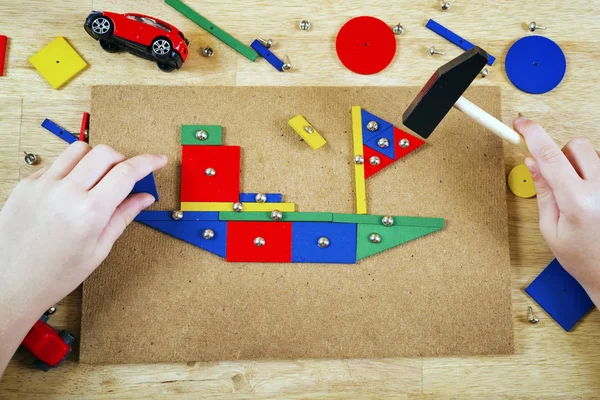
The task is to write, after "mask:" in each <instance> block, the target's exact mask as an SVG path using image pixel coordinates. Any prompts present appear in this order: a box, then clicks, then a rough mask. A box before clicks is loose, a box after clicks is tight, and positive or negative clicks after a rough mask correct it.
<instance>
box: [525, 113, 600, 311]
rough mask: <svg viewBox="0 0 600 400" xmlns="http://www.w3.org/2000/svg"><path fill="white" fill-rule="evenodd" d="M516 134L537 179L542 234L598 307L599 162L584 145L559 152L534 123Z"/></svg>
mask: <svg viewBox="0 0 600 400" xmlns="http://www.w3.org/2000/svg"><path fill="white" fill-rule="evenodd" d="M514 128H515V130H516V131H518V132H519V133H521V134H522V135H523V137H524V138H525V141H526V142H527V147H528V148H529V151H530V152H531V156H532V157H533V158H531V157H527V158H526V159H525V165H527V167H528V168H529V170H530V171H531V174H532V175H533V182H534V184H535V189H536V191H537V201H538V207H539V210H540V230H541V231H542V235H543V237H544V239H545V240H546V242H548V245H549V246H550V249H551V250H552V252H553V253H554V255H555V256H556V258H557V259H558V261H559V262H560V263H561V264H562V266H563V267H564V268H565V269H566V270H567V271H568V272H569V273H570V274H571V275H572V276H573V277H574V278H575V279H577V281H578V282H579V283H580V284H581V286H583V288H584V289H585V290H586V292H587V293H588V295H589V296H590V297H591V298H592V300H593V301H594V304H596V306H597V307H599V306H600V157H599V155H598V152H597V151H596V149H594V147H592V145H591V144H590V143H589V142H588V141H587V140H583V139H575V140H571V141H570V142H569V143H567V145H566V146H565V147H563V149H562V151H561V149H560V148H559V147H558V146H557V145H556V143H554V141H553V140H552V138H550V136H548V134H547V133H546V131H545V130H544V129H543V128H542V127H541V126H539V125H538V124H536V123H535V122H533V121H530V120H528V119H526V118H518V119H517V120H515V122H514Z"/></svg>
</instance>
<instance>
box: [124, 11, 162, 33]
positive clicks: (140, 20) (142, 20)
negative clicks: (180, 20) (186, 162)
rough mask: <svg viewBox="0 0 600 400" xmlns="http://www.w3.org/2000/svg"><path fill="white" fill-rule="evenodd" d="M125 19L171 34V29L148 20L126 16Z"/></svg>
mask: <svg viewBox="0 0 600 400" xmlns="http://www.w3.org/2000/svg"><path fill="white" fill-rule="evenodd" d="M127 18H129V19H132V20H134V21H137V22H141V23H143V24H146V25H150V26H153V27H155V28H158V29H162V30H163V31H167V32H171V28H169V27H168V26H164V25H163V24H159V23H158V22H156V21H155V20H153V19H150V18H146V17H142V16H140V15H128V16H127Z"/></svg>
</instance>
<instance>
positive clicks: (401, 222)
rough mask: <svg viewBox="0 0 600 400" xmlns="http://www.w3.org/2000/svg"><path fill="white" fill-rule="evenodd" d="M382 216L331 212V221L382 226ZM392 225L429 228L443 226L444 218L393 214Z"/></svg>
mask: <svg viewBox="0 0 600 400" xmlns="http://www.w3.org/2000/svg"><path fill="white" fill-rule="evenodd" d="M382 218H383V215H370V214H333V222H342V223H346V224H370V225H381V226H384V225H383V224H382V222H381V219H382ZM394 226H423V227H431V228H443V227H444V218H429V217H404V216H394V225H392V226H391V227H394ZM386 228H387V227H386Z"/></svg>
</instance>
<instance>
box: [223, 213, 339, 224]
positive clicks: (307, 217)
mask: <svg viewBox="0 0 600 400" xmlns="http://www.w3.org/2000/svg"><path fill="white" fill-rule="evenodd" d="M332 216H333V214H332V213H330V212H284V213H282V218H281V219H280V220H279V221H273V219H272V218H271V213H270V212H253V211H250V212H232V211H222V212H220V213H219V220H221V221H273V222H331V219H332Z"/></svg>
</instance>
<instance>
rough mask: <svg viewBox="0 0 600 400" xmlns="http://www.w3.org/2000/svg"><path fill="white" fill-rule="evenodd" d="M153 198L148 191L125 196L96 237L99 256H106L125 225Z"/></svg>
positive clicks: (152, 200) (148, 204)
mask: <svg viewBox="0 0 600 400" xmlns="http://www.w3.org/2000/svg"><path fill="white" fill-rule="evenodd" d="M154 201H155V199H154V197H152V195H151V194H148V193H136V194H134V195H132V196H129V197H128V198H126V199H125V200H124V201H123V202H122V203H121V204H120V205H119V206H118V207H117V209H116V210H115V212H114V213H113V215H112V217H111V218H110V220H109V221H108V224H107V225H106V227H105V228H104V230H103V231H102V233H101V234H100V237H99V238H98V246H97V248H98V250H99V251H100V252H101V254H99V257H102V258H104V257H106V255H107V254H108V252H109V251H110V249H111V247H112V245H113V243H114V242H115V241H116V240H117V239H118V238H119V236H121V234H122V233H123V231H124V230H125V228H127V225H129V224H130V223H131V221H133V219H134V218H135V217H136V216H137V215H138V214H139V213H140V211H142V210H143V209H144V208H146V207H149V206H150V205H151V204H152V203H154Z"/></svg>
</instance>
